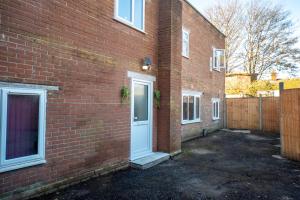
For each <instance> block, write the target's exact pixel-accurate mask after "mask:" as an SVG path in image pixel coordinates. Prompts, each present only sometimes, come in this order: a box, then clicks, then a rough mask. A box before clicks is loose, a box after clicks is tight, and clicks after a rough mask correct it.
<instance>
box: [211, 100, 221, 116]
mask: <svg viewBox="0 0 300 200" xmlns="http://www.w3.org/2000/svg"><path fill="white" fill-rule="evenodd" d="M211 102H212V119H213V120H219V119H220V102H221V100H220V99H219V98H212V99H211ZM215 104H217V106H218V112H217V113H216V112H215Z"/></svg>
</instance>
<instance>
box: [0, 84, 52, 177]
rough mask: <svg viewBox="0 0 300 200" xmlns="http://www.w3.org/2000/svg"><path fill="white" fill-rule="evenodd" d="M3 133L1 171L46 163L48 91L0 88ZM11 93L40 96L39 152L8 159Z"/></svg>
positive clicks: (1, 137) (0, 136) (0, 138)
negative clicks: (7, 139) (8, 103)
mask: <svg viewBox="0 0 300 200" xmlns="http://www.w3.org/2000/svg"><path fill="white" fill-rule="evenodd" d="M0 94H1V95H0V97H1V98H0V101H1V110H2V112H1V124H0V125H1V134H0V149H1V152H0V173H1V172H6V171H11V170H15V169H20V168H24V167H29V166H33V165H38V164H43V163H46V160H45V130H46V100H47V91H46V90H43V89H25V88H0ZM9 94H16V95H38V96H39V124H38V154H36V155H31V156H25V157H20V158H14V159H9V160H6V137H7V97H8V95H9Z"/></svg>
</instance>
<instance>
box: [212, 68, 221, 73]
mask: <svg viewBox="0 0 300 200" xmlns="http://www.w3.org/2000/svg"><path fill="white" fill-rule="evenodd" d="M213 70H214V71H216V72H221V69H216V68H213Z"/></svg>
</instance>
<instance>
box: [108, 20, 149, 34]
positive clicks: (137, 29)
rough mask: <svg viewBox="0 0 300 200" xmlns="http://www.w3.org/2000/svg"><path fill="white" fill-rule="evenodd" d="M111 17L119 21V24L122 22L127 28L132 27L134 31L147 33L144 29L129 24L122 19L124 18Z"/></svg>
mask: <svg viewBox="0 0 300 200" xmlns="http://www.w3.org/2000/svg"><path fill="white" fill-rule="evenodd" d="M113 19H114V20H115V21H117V22H119V23H121V24H124V25H126V26H128V27H129V28H132V29H134V30H136V31H139V32H141V33H143V34H147V33H146V32H145V31H144V30H142V29H139V28H137V27H135V26H134V25H132V24H130V23H129V22H127V21H126V20H124V19H122V18H120V17H114V18H113Z"/></svg>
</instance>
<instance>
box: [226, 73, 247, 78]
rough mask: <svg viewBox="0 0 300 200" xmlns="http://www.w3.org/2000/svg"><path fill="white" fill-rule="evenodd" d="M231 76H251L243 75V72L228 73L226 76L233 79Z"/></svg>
mask: <svg viewBox="0 0 300 200" xmlns="http://www.w3.org/2000/svg"><path fill="white" fill-rule="evenodd" d="M231 76H251V74H248V73H243V72H238V73H227V74H226V77H231Z"/></svg>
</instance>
